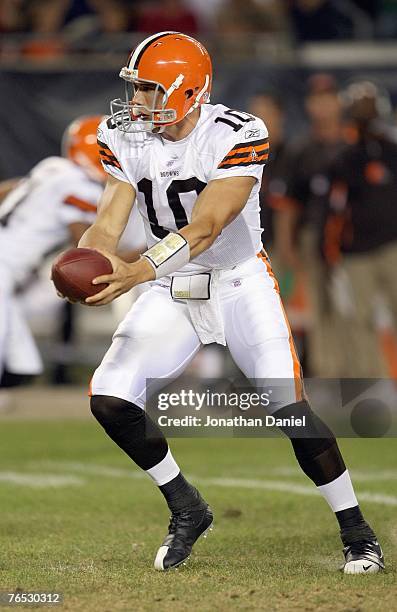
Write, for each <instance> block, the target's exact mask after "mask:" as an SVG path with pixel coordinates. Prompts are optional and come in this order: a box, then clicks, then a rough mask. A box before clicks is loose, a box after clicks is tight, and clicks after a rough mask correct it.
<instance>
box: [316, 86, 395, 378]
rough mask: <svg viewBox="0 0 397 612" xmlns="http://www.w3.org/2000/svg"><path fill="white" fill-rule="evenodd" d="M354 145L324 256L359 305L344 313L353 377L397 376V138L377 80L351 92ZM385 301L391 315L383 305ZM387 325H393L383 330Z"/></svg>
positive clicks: (341, 158)
mask: <svg viewBox="0 0 397 612" xmlns="http://www.w3.org/2000/svg"><path fill="white" fill-rule="evenodd" d="M343 97H344V101H345V107H346V114H347V120H348V122H349V124H350V128H351V130H350V136H351V144H350V145H349V146H347V147H346V149H345V150H344V151H343V152H342V153H341V154H339V155H338V156H337V159H336V162H335V164H334V167H333V170H332V175H331V176H332V185H331V189H330V197H329V207H330V208H329V210H330V212H329V216H328V220H327V224H326V233H325V254H326V257H327V259H328V261H329V263H330V265H336V264H338V263H340V264H341V269H342V271H343V272H344V273H345V275H346V280H347V281H348V287H347V290H349V289H350V292H351V298H352V303H351V305H350V309H349V308H346V309H345V321H346V325H345V331H344V333H345V334H346V336H345V337H346V338H349V341H348V342H346V343H345V347H346V348H345V350H346V352H347V364H346V370H345V371H346V375H348V376H351V377H364V378H371V377H388V376H392V377H393V376H394V377H395V376H396V371H397V370H396V363H397V358H396V355H397V351H396V340H395V332H396V328H397V283H396V270H397V210H396V205H395V202H396V200H397V137H396V136H397V135H396V130H395V128H394V127H391V125H388V124H387V121H386V120H387V119H389V118H390V110H391V106H390V100H389V98H388V96H387V95H386V94H385V93H382V92H381V91H380V90H379V88H378V87H376V85H375V84H374V83H372V82H369V81H361V82H355V83H352V84H351V85H350V86H349V87H348V88H347V89H346V91H345V92H344V96H343ZM382 297H383V300H384V303H385V305H386V306H387V311H386V312H388V313H389V315H391V319H390V317H389V319H390V323H391V325H389V324H388V323H389V319H388V318H387V314H386V321H385V322H383V321H382V320H381V318H382V317H381V313H382V312H383V313H384V312H385V309H384V308H383V309H382V306H381V305H379V299H380V298H382ZM384 323H386V324H384Z"/></svg>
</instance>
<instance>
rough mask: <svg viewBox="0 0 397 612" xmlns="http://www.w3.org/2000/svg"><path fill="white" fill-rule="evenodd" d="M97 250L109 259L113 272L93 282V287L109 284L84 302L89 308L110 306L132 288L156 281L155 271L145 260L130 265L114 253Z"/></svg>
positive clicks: (98, 277)
mask: <svg viewBox="0 0 397 612" xmlns="http://www.w3.org/2000/svg"><path fill="white" fill-rule="evenodd" d="M96 250H97V251H99V253H102V255H104V256H105V257H107V258H108V259H109V261H110V263H111V264H112V268H113V272H112V274H104V275H103V276H97V277H96V278H94V280H93V281H92V284H93V285H99V284H101V283H107V284H108V287H106V288H105V289H103V290H102V291H100V292H99V293H97V294H96V295H93V296H91V297H88V298H87V299H86V300H85V302H84V303H85V304H87V305H88V306H104V305H105V304H109V303H110V302H112V301H113V300H114V299H115V298H117V297H119V295H122V294H123V293H126V292H127V291H129V290H130V289H132V287H135V286H136V285H139V284H140V283H145V282H146V281H150V280H154V279H155V273H154V270H153V268H152V266H151V265H150V263H149V262H148V261H147V260H146V259H145V258H141V259H139V260H138V261H137V262H135V263H132V264H129V263H126V262H125V261H123V260H122V259H120V257H117V255H113V253H109V252H108V251H104V250H101V249H96Z"/></svg>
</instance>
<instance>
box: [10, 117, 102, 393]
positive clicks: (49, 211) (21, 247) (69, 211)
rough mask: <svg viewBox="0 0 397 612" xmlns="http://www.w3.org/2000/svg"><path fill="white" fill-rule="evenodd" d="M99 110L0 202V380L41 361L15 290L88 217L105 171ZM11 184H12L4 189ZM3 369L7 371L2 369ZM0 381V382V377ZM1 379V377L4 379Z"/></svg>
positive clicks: (73, 237) (34, 368)
mask: <svg viewBox="0 0 397 612" xmlns="http://www.w3.org/2000/svg"><path fill="white" fill-rule="evenodd" d="M102 118H103V116H102V115H101V116H91V117H81V118H79V119H76V120H75V121H73V123H72V124H71V125H70V126H69V127H68V128H67V129H66V131H65V134H64V137H63V142H62V149H63V157H48V158H46V159H44V160H42V161H41V162H39V163H38V164H37V165H36V166H35V167H34V168H33V169H32V171H31V172H30V173H29V175H28V176H26V177H25V178H23V179H21V180H19V181H18V182H17V183H16V184H13V183H10V182H7V183H6V185H5V186H6V187H7V189H4V190H3V191H4V192H5V193H6V197H5V198H4V199H3V201H2V202H1V205H0V276H1V279H2V282H1V288H0V380H1V379H3V383H4V381H5V379H7V380H13V381H15V380H16V379H17V378H18V379H19V377H22V378H24V377H25V376H34V375H36V374H39V373H40V372H41V370H42V363H41V358H40V355H39V352H38V350H37V347H36V344H35V342H34V340H33V337H32V334H31V331H30V329H29V326H28V324H27V322H26V320H25V317H24V315H23V313H22V310H21V309H20V306H19V300H18V296H17V295H16V291H18V290H22V289H24V288H25V286H26V283H27V281H28V280H29V278H30V277H31V275H32V273H33V272H34V271H35V270H36V269H37V268H38V267H39V266H40V264H41V262H42V260H43V259H44V257H45V256H46V255H48V254H49V253H51V252H52V251H55V250H57V249H59V248H61V247H62V246H63V245H65V244H67V243H69V242H73V243H74V244H76V243H77V242H78V240H79V238H80V237H81V235H82V233H83V232H84V231H85V230H86V229H87V227H88V226H89V225H90V224H91V223H92V222H93V220H94V218H95V215H96V210H97V208H96V207H97V202H98V200H99V198H100V196H101V194H102V191H103V186H104V181H105V177H106V173H105V172H104V171H103V168H102V165H101V163H100V160H99V155H98V145H97V142H96V131H97V128H98V125H99V123H100V121H101V120H102ZM9 185H11V186H12V187H13V188H12V189H8V186H9ZM5 373H6V375H5ZM0 384H1V383H0ZM4 384H5V383H4Z"/></svg>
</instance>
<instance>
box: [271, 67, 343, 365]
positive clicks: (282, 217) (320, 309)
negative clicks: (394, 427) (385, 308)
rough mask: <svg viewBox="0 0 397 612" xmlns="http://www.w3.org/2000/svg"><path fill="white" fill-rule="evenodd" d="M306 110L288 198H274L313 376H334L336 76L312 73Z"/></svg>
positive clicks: (283, 264)
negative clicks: (330, 221) (328, 245)
mask: <svg viewBox="0 0 397 612" xmlns="http://www.w3.org/2000/svg"><path fill="white" fill-rule="evenodd" d="M305 110H306V113H307V116H308V119H309V122H310V125H309V132H308V134H305V135H304V136H303V137H302V139H301V140H299V141H298V142H296V143H293V144H292V145H290V155H291V160H290V163H289V171H288V176H285V181H286V184H287V188H286V190H285V193H284V195H283V197H278V198H277V201H274V200H273V201H270V205H271V206H273V208H274V209H275V210H274V230H275V231H274V249H275V252H276V253H277V256H278V262H279V266H280V268H281V270H282V271H283V273H284V275H287V277H288V275H289V276H290V278H291V281H290V282H292V283H293V284H294V288H293V289H292V291H293V292H294V293H295V295H297V296H299V300H298V301H299V303H300V306H301V312H302V313H304V315H303V320H304V322H305V326H308V334H307V359H306V360H305V363H307V367H308V375H311V376H323V377H327V376H328V377H329V376H331V377H332V376H340V375H342V371H341V363H340V351H339V350H338V348H339V347H338V345H339V342H338V334H337V330H336V324H335V321H334V320H333V313H332V309H331V304H330V300H329V297H328V283H327V273H326V268H325V265H324V260H323V259H322V257H321V253H322V250H321V243H322V235H323V226H324V218H325V214H326V201H327V200H326V195H327V193H328V188H329V182H328V169H329V167H330V165H331V163H332V162H333V161H334V159H335V158H336V156H337V155H338V153H339V152H340V151H341V150H342V149H343V147H344V140H343V130H342V105H341V101H340V96H339V92H338V89H337V85H336V82H335V80H334V79H333V77H332V76H331V75H328V74H316V75H313V76H312V77H310V79H309V81H308V84H307V94H306V97H305ZM308 318H309V324H308V323H307V320H308ZM305 326H304V327H305ZM331 326H332V330H331Z"/></svg>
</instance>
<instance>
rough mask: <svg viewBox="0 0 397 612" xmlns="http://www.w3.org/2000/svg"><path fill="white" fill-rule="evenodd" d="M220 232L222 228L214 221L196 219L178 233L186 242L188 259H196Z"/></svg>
mask: <svg viewBox="0 0 397 612" xmlns="http://www.w3.org/2000/svg"><path fill="white" fill-rule="evenodd" d="M221 231H222V227H221V226H219V225H217V224H216V223H215V221H213V220H211V219H209V218H204V219H196V220H195V221H192V222H191V223H189V225H185V227H183V228H182V229H181V230H179V233H180V234H181V235H182V236H183V237H184V238H185V239H186V240H187V241H188V243H189V247H190V259H193V258H194V257H197V256H198V255H200V254H201V253H203V252H204V251H206V250H207V249H209V247H210V246H211V245H212V244H213V242H214V241H215V240H216V238H217V237H218V236H219V234H220V233H221Z"/></svg>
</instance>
